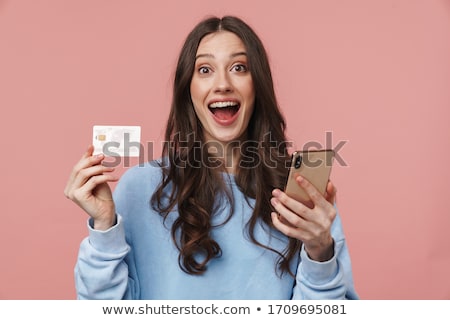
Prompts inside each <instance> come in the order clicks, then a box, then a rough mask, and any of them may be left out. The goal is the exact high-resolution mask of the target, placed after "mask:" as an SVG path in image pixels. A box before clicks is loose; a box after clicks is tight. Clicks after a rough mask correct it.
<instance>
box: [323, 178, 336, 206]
mask: <svg viewBox="0 0 450 320" xmlns="http://www.w3.org/2000/svg"><path fill="white" fill-rule="evenodd" d="M336 192H337V189H336V187H335V186H334V184H333V183H332V182H331V181H328V184H327V191H326V194H325V199H327V201H328V202H329V203H331V204H332V205H334V203H335V202H336Z"/></svg>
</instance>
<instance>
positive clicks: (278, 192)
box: [272, 189, 280, 197]
mask: <svg viewBox="0 0 450 320" xmlns="http://www.w3.org/2000/svg"><path fill="white" fill-rule="evenodd" d="M272 195H273V196H275V197H278V196H279V195H280V190H278V189H273V191H272Z"/></svg>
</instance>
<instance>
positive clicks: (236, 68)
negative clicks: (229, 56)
mask: <svg viewBox="0 0 450 320" xmlns="http://www.w3.org/2000/svg"><path fill="white" fill-rule="evenodd" d="M231 70H233V71H236V72H246V71H248V68H247V66H246V65H245V64H235V65H234V66H233V67H232V68H231Z"/></svg>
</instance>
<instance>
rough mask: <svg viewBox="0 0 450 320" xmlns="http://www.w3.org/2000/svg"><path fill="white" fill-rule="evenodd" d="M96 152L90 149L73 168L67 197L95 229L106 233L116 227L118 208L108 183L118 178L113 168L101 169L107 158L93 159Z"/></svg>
mask: <svg viewBox="0 0 450 320" xmlns="http://www.w3.org/2000/svg"><path fill="white" fill-rule="evenodd" d="M93 151H94V147H93V146H92V145H91V146H89V148H88V149H87V151H86V153H85V154H84V155H83V156H82V157H81V159H80V161H78V163H77V164H76V165H75V166H74V167H73V170H72V173H71V174H70V177H69V181H68V182H67V185H66V188H65V189H64V194H65V196H66V197H67V198H68V199H70V200H72V201H73V202H75V203H76V204H77V205H78V206H80V207H81V208H82V209H83V210H84V211H86V212H87V214H89V215H90V216H91V217H92V219H93V221H94V229H98V230H107V229H109V228H111V227H112V226H113V225H114V224H115V223H116V213H115V206H114V201H113V198H112V192H111V188H110V187H109V185H108V182H114V181H117V180H118V178H117V177H115V176H113V175H111V172H113V171H114V168H112V167H106V166H103V165H102V161H103V160H104V158H105V156H104V155H103V154H100V155H95V156H93V155H92V153H93Z"/></svg>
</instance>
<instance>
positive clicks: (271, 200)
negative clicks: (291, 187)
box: [270, 198, 278, 206]
mask: <svg viewBox="0 0 450 320" xmlns="http://www.w3.org/2000/svg"><path fill="white" fill-rule="evenodd" d="M270 202H271V203H272V205H273V206H276V205H277V204H278V199H277V198H272V199H270Z"/></svg>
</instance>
